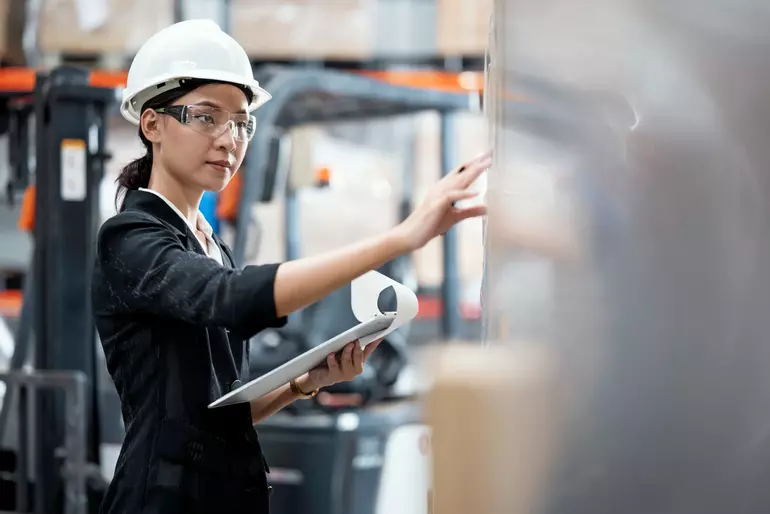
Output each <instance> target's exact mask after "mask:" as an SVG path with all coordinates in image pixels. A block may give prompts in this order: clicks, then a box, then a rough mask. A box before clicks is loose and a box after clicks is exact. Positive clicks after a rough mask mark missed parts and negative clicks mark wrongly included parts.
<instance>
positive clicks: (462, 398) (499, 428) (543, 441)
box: [426, 342, 560, 514]
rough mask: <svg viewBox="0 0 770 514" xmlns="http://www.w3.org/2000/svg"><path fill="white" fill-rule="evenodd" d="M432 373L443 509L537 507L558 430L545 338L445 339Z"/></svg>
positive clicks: (437, 502) (429, 409) (493, 512)
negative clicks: (463, 341) (486, 342)
mask: <svg viewBox="0 0 770 514" xmlns="http://www.w3.org/2000/svg"><path fill="white" fill-rule="evenodd" d="M433 352H434V354H433V357H432V358H431V359H430V362H431V365H430V366H428V369H429V371H428V373H429V374H430V375H431V382H432V385H431V387H430V391H429V392H428V394H427V397H426V414H427V419H428V423H429V425H430V427H431V432H432V450H431V452H432V455H433V494H432V503H433V505H432V506H433V509H432V511H433V512H435V513H436V514H439V513H440V514H468V513H479V514H482V513H483V514H508V513H513V512H536V511H538V510H539V509H538V508H537V507H538V503H539V501H540V498H541V493H542V491H543V487H544V485H545V483H546V482H547V477H548V474H549V472H550V468H551V458H552V456H553V449H554V445H555V443H556V440H557V438H558V433H559V431H560V430H559V414H558V413H559V391H558V376H557V363H556V361H555V356H554V355H553V354H551V353H550V352H548V351H547V349H546V345H542V344H540V345H538V344H517V343H509V342H505V343H502V342H496V343H493V345H492V346H490V347H481V346H480V345H477V344H457V345H450V346H439V347H436V348H434V349H433Z"/></svg>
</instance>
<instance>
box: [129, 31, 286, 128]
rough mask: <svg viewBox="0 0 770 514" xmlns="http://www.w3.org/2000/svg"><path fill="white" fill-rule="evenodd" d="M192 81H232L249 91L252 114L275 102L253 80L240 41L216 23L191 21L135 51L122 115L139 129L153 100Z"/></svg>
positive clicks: (247, 59)
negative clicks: (268, 103)
mask: <svg viewBox="0 0 770 514" xmlns="http://www.w3.org/2000/svg"><path fill="white" fill-rule="evenodd" d="M189 79H199V80H212V81H217V82H228V83H232V84H235V85H237V86H239V87H242V88H243V89H245V90H248V91H250V92H251V93H252V94H253V95H252V99H251V104H250V105H249V111H250V112H251V111H254V110H256V109H257V108H258V107H260V106H261V105H263V104H264V103H265V102H267V101H268V100H270V98H271V96H270V94H269V93H268V92H267V91H265V90H264V89H262V88H261V87H260V86H259V82H257V81H256V80H255V79H254V72H253V71H252V69H251V61H250V60H249V56H248V55H247V54H246V51H245V50H244V49H243V47H241V45H240V44H239V43H238V42H237V41H236V40H235V39H233V38H232V37H230V36H229V35H228V34H226V33H224V32H223V31H222V29H220V28H219V25H217V24H216V23H214V22H213V21H211V20H188V21H182V22H179V23H175V24H173V25H171V26H169V27H166V28H165V29H163V30H161V31H159V32H157V33H156V34H154V35H153V36H152V37H151V38H150V39H148V40H147V41H146V42H145V43H144V45H142V47H141V48H140V49H139V51H138V52H137V53H136V56H135V57H134V61H133V62H132V63H131V68H129V70H128V81H127V84H126V89H125V90H124V91H123V101H122V104H121V106H120V112H121V114H122V115H123V117H124V118H126V119H127V120H128V121H130V122H131V123H134V124H135V125H138V124H139V120H140V118H141V115H142V112H141V109H142V106H143V105H144V104H145V103H146V102H147V101H148V100H151V99H153V98H155V97H157V96H158V95H161V94H163V93H165V92H167V91H170V90H172V89H176V88H178V87H180V86H181V85H183V84H184V82H185V80H189Z"/></svg>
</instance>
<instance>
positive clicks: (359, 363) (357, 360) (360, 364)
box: [353, 341, 364, 375]
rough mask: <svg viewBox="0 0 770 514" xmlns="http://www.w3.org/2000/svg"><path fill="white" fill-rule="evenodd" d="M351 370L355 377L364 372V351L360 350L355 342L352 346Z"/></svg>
mask: <svg viewBox="0 0 770 514" xmlns="http://www.w3.org/2000/svg"><path fill="white" fill-rule="evenodd" d="M353 369H354V370H355V372H356V375H360V374H361V372H362V371H363V370H364V350H363V349H361V343H360V342H359V341H356V342H355V343H354V345H353Z"/></svg>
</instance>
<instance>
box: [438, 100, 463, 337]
mask: <svg viewBox="0 0 770 514" xmlns="http://www.w3.org/2000/svg"><path fill="white" fill-rule="evenodd" d="M453 122H454V119H453V118H452V114H450V113H442V115H441V170H442V173H443V174H446V173H448V172H449V171H450V170H451V169H452V167H454V165H455V158H454V148H455V143H454V123H453ZM443 256H444V281H443V283H442V286H441V300H442V305H443V315H442V317H441V335H442V336H443V337H444V338H445V339H448V340H453V339H459V338H460V337H462V335H461V329H462V327H461V321H462V320H461V319H460V270H459V268H460V266H459V264H460V263H459V259H458V255H457V228H452V229H451V230H449V232H447V233H446V235H444V237H443Z"/></svg>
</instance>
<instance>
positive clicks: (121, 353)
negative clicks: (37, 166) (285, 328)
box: [92, 21, 489, 514]
mask: <svg viewBox="0 0 770 514" xmlns="http://www.w3.org/2000/svg"><path fill="white" fill-rule="evenodd" d="M269 98H270V96H269V95H268V93H267V92H266V91H264V90H263V89H262V88H260V87H259V85H258V83H257V82H256V81H255V80H254V78H253V75H252V71H251V65H250V63H249V59H248V58H247V56H246V53H245V52H244V51H243V49H242V48H241V47H240V46H239V45H238V44H237V43H236V42H235V41H234V40H233V39H232V38H230V37H229V36H227V35H226V34H224V33H223V32H221V31H220V30H219V27H217V26H216V25H215V24H213V23H211V22H207V21H192V22H183V23H179V24H176V25H173V26H171V27H169V28H167V29H164V30H163V31H161V32H159V33H158V34H156V35H155V36H153V37H152V38H151V39H150V40H148V41H147V42H146V43H145V45H144V46H143V47H142V48H141V49H140V51H139V52H138V53H137V55H136V57H135V60H134V62H133V63H132V65H131V69H130V70H129V75H128V85H127V88H126V90H125V91H124V101H123V104H122V108H121V111H122V113H123V115H124V116H125V117H126V119H128V120H129V121H131V122H133V123H136V124H137V125H139V137H140V138H141V141H142V143H143V144H144V146H145V147H146V150H147V154H146V155H145V156H144V157H142V158H141V159H139V160H137V161H135V162H133V163H131V164H130V165H129V166H127V167H126V168H125V169H124V170H123V171H122V173H121V175H120V177H119V180H118V182H119V186H120V188H119V194H123V193H124V194H125V196H124V198H123V202H122V204H121V206H120V209H119V210H120V212H119V213H118V214H117V215H116V216H114V217H113V218H111V219H109V220H107V221H106V222H105V223H104V225H103V226H102V228H101V230H100V233H99V237H98V247H97V261H96V266H95V270H94V275H93V283H92V290H93V306H94V315H95V320H96V324H97V328H98V331H99V334H100V337H101V341H102V344H103V347H104V351H105V355H106V359H107V365H108V368H109V371H110V374H111V376H112V378H113V380H114V382H115V385H116V388H117V390H118V393H119V395H120V399H121V402H122V411H123V417H124V420H125V425H126V438H125V441H124V443H123V447H122V449H121V453H120V457H119V459H118V462H117V467H116V471H115V475H114V478H113V481H112V483H111V484H110V487H109V490H108V492H107V494H106V497H105V500H104V503H103V505H102V512H103V513H105V514H118V513H120V514H138V513H163V514H174V513H180V514H181V513H184V514H195V513H213V514H239V513H267V512H268V500H269V488H268V486H267V481H266V477H265V473H266V472H269V470H268V468H267V466H266V465H265V462H264V458H263V457H262V452H261V449H260V445H259V440H258V438H257V433H256V431H255V430H254V425H255V424H256V423H258V422H259V421H260V420H263V419H265V418H266V417H268V416H270V415H272V414H273V413H275V412H276V411H278V410H279V409H281V408H283V407H284V406H286V405H287V404H289V403H291V402H293V401H295V400H296V399H299V398H310V397H312V396H313V395H314V394H315V393H316V392H317V391H318V390H319V389H320V388H323V387H326V386H329V385H331V384H334V383H337V382H340V381H348V380H351V379H353V378H354V377H355V376H356V375H357V374H358V373H361V371H362V369H363V364H364V362H365V361H366V358H367V357H368V356H369V355H370V354H371V352H372V351H373V350H374V348H375V347H376V345H374V344H372V345H369V346H368V347H367V348H366V350H364V351H362V350H361V348H360V345H357V344H350V345H348V346H347V347H346V348H345V349H344V350H343V351H342V352H341V354H340V355H339V357H336V356H334V355H330V356H329V357H328V359H327V362H326V363H325V365H324V366H321V367H319V368H317V369H315V370H313V371H311V372H310V373H308V374H306V375H304V376H302V377H299V378H298V379H296V380H294V381H292V382H291V383H290V384H286V385H285V386H283V387H281V388H279V389H278V390H276V391H274V392H273V393H271V394H269V395H267V396H265V397H263V398H261V399H259V400H257V401H254V402H253V403H252V404H250V405H249V404H241V405H235V406H230V407H225V408H220V409H208V408H207V405H208V404H209V403H211V402H212V401H214V400H216V399H217V398H219V397H220V396H222V395H223V394H225V393H227V392H228V391H230V390H232V389H233V388H236V387H238V386H240V385H241V384H242V382H243V381H244V380H245V379H246V377H247V376H248V343H247V342H248V340H249V339H250V338H251V337H252V336H253V335H254V334H256V333H257V332H259V331H260V330H262V329H264V328H266V327H279V326H282V325H283V324H284V323H285V322H286V316H287V315H288V314H290V313H292V312H295V311H297V310H299V309H301V308H303V307H305V306H307V305H309V304H311V303H314V302H316V301H318V300H320V299H321V298H323V297H324V296H326V295H328V294H330V293H331V292H333V291H334V290H336V289H338V288H340V287H342V286H343V285H345V284H347V283H348V282H350V281H351V280H353V279H355V278H356V277H358V276H360V275H362V274H364V273H366V272H367V271H369V270H372V269H374V268H377V267H379V266H381V265H382V264H384V263H385V262H387V261H389V260H391V259H393V258H395V257H397V256H399V255H402V254H404V253H407V252H411V251H413V250H416V249H418V248H420V247H422V246H424V245H425V244H426V243H427V242H428V241H429V240H431V239H432V238H434V237H435V236H436V235H437V234H441V233H444V232H446V231H447V230H448V229H449V228H451V227H452V226H453V225H454V224H455V223H457V222H458V221H460V220H462V219H466V218H470V217H474V216H480V215H482V214H483V213H484V210H483V208H473V209H470V210H461V209H457V208H455V207H453V203H454V202H456V201H458V200H462V199H464V198H469V197H471V196H473V195H471V194H469V193H467V192H466V191H465V188H466V187H467V186H468V185H469V184H470V183H471V182H472V181H473V180H474V179H475V178H476V177H478V176H479V174H480V173H481V172H482V170H483V169H484V168H485V167H486V166H488V165H489V159H488V158H481V159H477V160H476V161H474V162H473V163H471V164H470V165H468V166H466V167H464V168H463V169H464V170H465V171H463V169H460V170H457V171H455V172H453V173H451V174H450V175H448V176H447V177H446V178H444V179H442V180H441V181H440V182H439V183H438V184H437V185H436V186H435V187H434V188H433V190H432V191H431V192H430V194H429V196H428V198H427V199H426V200H425V201H424V202H423V204H422V205H420V206H419V207H418V208H417V209H416V210H415V211H414V213H413V214H412V215H411V216H410V217H409V218H408V219H407V220H406V221H404V222H403V223H402V224H401V225H399V226H397V227H396V228H394V229H392V230H390V231H389V232H387V233H385V234H382V235H379V236H376V237H372V238H370V239H368V240H366V241H363V242H361V243H358V244H355V245H351V246H349V247H347V248H343V249H341V250H337V251H334V252H330V253H328V254H326V255H321V256H317V257H312V258H306V259H300V260H297V261H292V262H286V263H283V264H268V265H262V266H246V267H245V268H243V269H235V268H234V266H233V260H232V257H231V254H230V250H229V249H228V247H227V246H226V245H224V244H223V243H222V241H221V240H220V239H219V238H218V237H217V236H216V235H215V234H213V233H212V231H211V230H210V228H209V226H208V225H207V223H206V222H205V220H204V219H203V216H202V215H201V214H200V213H199V211H198V204H199V202H200V200H201V197H202V195H203V193H204V191H221V190H222V189H223V188H224V187H225V186H226V185H227V183H228V181H229V180H230V179H231V178H232V175H233V173H234V172H235V170H238V168H239V167H240V164H241V162H242V160H243V156H244V153H245V152H246V147H247V145H248V142H249V140H250V139H251V136H252V135H253V133H254V124H255V119H254V117H253V116H252V115H251V114H250V113H251V112H253V111H254V110H255V109H256V108H257V107H259V106H260V105H261V104H263V103H264V102H265V101H267V100H268V99H269ZM460 171H463V172H462V173H460Z"/></svg>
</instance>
